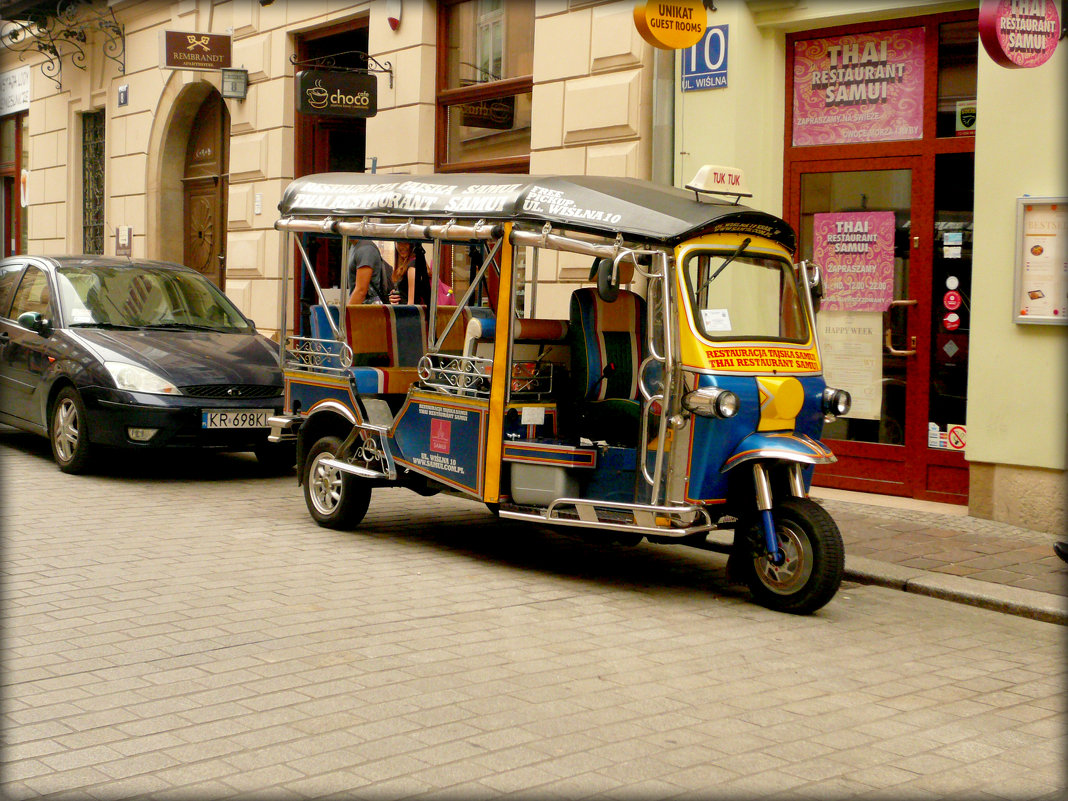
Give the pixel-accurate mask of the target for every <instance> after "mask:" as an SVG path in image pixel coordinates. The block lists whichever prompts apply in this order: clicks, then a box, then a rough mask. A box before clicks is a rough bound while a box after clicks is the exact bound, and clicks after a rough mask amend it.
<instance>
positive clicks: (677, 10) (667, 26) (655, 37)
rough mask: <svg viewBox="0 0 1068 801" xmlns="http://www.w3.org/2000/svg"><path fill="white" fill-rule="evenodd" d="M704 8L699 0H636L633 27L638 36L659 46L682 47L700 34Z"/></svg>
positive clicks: (705, 23) (702, 27) (692, 44)
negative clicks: (658, 0) (636, 30)
mask: <svg viewBox="0 0 1068 801" xmlns="http://www.w3.org/2000/svg"><path fill="white" fill-rule="evenodd" d="M707 24H708V12H707V11H705V4H704V2H703V0H669V2H666V3H664V2H657V0H645V1H644V2H642V1H641V0H639V2H638V3H636V4H635V6H634V27H636V28H637V29H638V33H640V34H641V36H642V38H643V39H644V40H645V41H647V42H648V43H649V44H651V45H652V46H653V47H659V48H660V49H661V50H685V49H686V48H687V47H693V46H694V45H695V44H697V43H698V42H699V41H701V37H702V36H704V33H705V26H706V25H707Z"/></svg>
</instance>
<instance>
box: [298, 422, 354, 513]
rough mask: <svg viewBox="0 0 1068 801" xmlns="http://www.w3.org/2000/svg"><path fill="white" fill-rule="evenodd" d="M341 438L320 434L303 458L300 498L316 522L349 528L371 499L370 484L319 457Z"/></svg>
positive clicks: (336, 446)
mask: <svg viewBox="0 0 1068 801" xmlns="http://www.w3.org/2000/svg"><path fill="white" fill-rule="evenodd" d="M340 448H341V439H340V438H338V437H335V436H325V437H320V438H319V439H318V440H316V441H315V444H314V445H312V447H311V450H310V451H308V456H307V458H306V459H305V460H304V475H303V476H301V478H302V483H303V485H304V502H305V503H306V504H307V505H308V512H309V513H310V514H311V516H312V519H314V520H315V522H316V523H318V524H319V525H320V526H323V527H325V528H334V529H350V528H354V527H355V526H358V525H359V524H360V521H361V520H363V516H364V515H365V514H367V507H368V506H369V505H370V503H371V485H370V484H369V483H368V482H367V481H366V480H365V479H360V478H357V477H356V476H353V475H350V474H348V473H343V472H341V471H340V470H338V469H336V468H332V467H328V466H327V465H324V464H323V463H322V460H323V459H325V458H328V457H333V456H334V455H335V454H336V453H337V452H338V450H339V449H340Z"/></svg>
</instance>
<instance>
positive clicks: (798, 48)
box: [791, 28, 924, 147]
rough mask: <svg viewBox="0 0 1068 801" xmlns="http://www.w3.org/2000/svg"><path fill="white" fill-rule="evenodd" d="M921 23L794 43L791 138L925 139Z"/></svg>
mask: <svg viewBox="0 0 1068 801" xmlns="http://www.w3.org/2000/svg"><path fill="white" fill-rule="evenodd" d="M923 40H924V30H923V28H904V29H899V30H890V31H874V32H872V33H856V34H846V35H843V36H831V37H827V38H825V39H805V40H799V41H797V42H795V43H794V52H793V64H792V65H791V67H792V70H793V79H794V92H793V95H794V96H793V143H794V145H795V146H799V147H800V146H805V145H840V144H860V143H864V142H892V141H896V140H903V139H922V138H923Z"/></svg>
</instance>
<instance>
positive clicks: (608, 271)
mask: <svg viewBox="0 0 1068 801" xmlns="http://www.w3.org/2000/svg"><path fill="white" fill-rule="evenodd" d="M594 278H596V279H597V294H598V295H599V296H600V297H601V300H603V301H604V302H605V303H612V302H613V301H614V300H615V299H616V298H617V297H619V277H618V276H616V278H615V280H613V278H612V260H611V259H594V260H593V266H592V267H591V268H590V280H591V281H592V280H594Z"/></svg>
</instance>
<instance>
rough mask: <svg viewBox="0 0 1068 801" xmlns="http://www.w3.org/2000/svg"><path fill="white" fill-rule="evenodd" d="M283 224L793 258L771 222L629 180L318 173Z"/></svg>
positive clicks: (295, 195)
mask: <svg viewBox="0 0 1068 801" xmlns="http://www.w3.org/2000/svg"><path fill="white" fill-rule="evenodd" d="M278 209H279V211H280V212H281V214H282V216H284V217H328V216H340V217H354V216H356V217H363V216H368V217H379V216H398V215H403V216H406V217H414V218H417V219H451V218H469V219H470V218H476V219H484V220H488V221H490V220H492V221H498V222H501V221H509V220H517V219H521V218H526V219H528V220H531V221H533V222H539V223H540V222H548V223H551V224H553V225H558V226H562V227H566V228H571V229H576V230H587V231H602V232H603V231H605V230H608V231H612V232H619V233H621V234H623V235H624V236H630V237H636V238H641V239H648V240H652V241H656V242H677V241H680V240H682V239H684V238H687V237H690V236H694V235H696V234H698V233H704V232H711V231H719V232H733V233H742V234H753V235H756V236H763V237H766V238H768V239H771V240H773V241H775V242H778V243H779V244H781V245H782V246H783V247H785V248H787V249H788V250H789V251H791V252H793V250H794V248H795V244H796V240H795V237H794V231H793V229H792V228H791V227H790V226H789V225H788V224H787V223H786V222H785V221H783V220H781V219H780V218H778V217H776V216H775V215H773V214H767V213H765V212H761V211H756V210H753V209H750V208H747V207H745V206H740V205H736V204H734V203H726V202H708V201H701V200H698V199H697V197H696V194H695V193H694V192H687V191H684V190H682V189H677V188H675V187H672V186H664V185H661V184H654V183H650V182H649V181H641V180H638V179H635V178H609V177H604V176H592V175H572V176H535V175H506V174H494V173H456V174H435V175H418V176H414V175H413V176H404V175H383V174H368V173H322V174H318V175H308V176H305V177H303V178H299V179H297V180H296V181H293V182H292V183H291V184H290V185H289V186H288V187H287V188H286V191H285V193H284V194H283V196H282V200H281V202H280V203H279V204H278Z"/></svg>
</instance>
